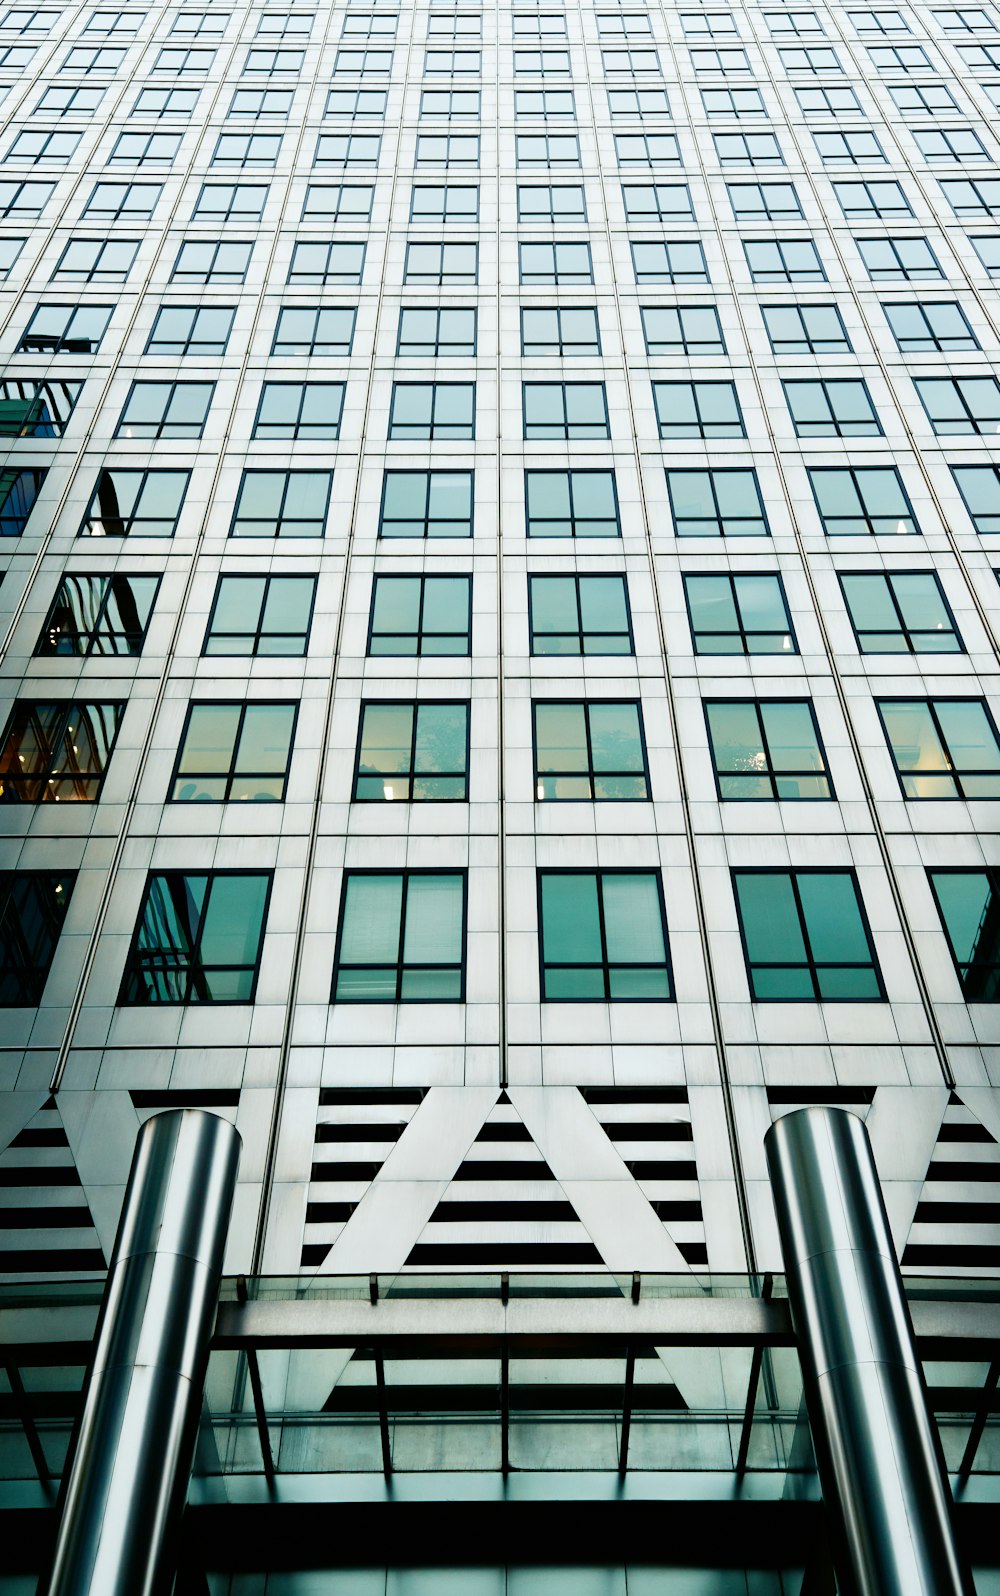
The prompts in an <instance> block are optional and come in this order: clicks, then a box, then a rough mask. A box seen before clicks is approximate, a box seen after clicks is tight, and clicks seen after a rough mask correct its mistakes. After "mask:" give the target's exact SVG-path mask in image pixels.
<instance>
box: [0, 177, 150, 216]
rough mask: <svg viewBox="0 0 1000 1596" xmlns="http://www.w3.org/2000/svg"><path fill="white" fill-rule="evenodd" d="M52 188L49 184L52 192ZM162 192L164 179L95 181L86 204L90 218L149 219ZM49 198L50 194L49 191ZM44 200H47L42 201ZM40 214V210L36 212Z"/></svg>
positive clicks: (0, 192)
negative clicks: (121, 181)
mask: <svg viewBox="0 0 1000 1596" xmlns="http://www.w3.org/2000/svg"><path fill="white" fill-rule="evenodd" d="M45 186H46V185H44V184H25V185H24V187H26V188H27V187H34V188H39V187H45ZM51 192H52V189H51V187H49V193H50V194H51ZM162 193H163V185H162V183H95V184H94V187H93V189H92V191H91V194H90V198H89V199H88V201H87V203H86V205H85V206H84V208H83V215H84V217H85V218H86V219H87V220H92V221H101V222H114V221H117V220H118V218H119V217H120V216H124V217H125V218H126V220H128V221H140V220H146V219H147V218H149V217H150V216H152V214H153V211H154V210H155V209H156V202H157V200H158V199H159V197H160V195H161V194H162ZM46 198H48V195H46ZM2 201H3V184H0V203H2ZM42 203H43V204H44V201H43V202H42ZM35 214H36V215H37V214H39V212H37V211H36V212H35Z"/></svg>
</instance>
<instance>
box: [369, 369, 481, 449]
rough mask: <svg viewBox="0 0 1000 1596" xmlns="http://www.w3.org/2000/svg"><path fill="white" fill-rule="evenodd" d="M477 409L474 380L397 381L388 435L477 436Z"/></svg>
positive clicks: (429, 436) (394, 387) (402, 436)
mask: <svg viewBox="0 0 1000 1596" xmlns="http://www.w3.org/2000/svg"><path fill="white" fill-rule="evenodd" d="M475 411H476V385H475V383H472V382H394V383H393V385H392V404H391V406H390V410H389V437H390V438H396V439H400V438H402V439H406V438H414V439H419V438H474V437H475V436H476V414H475Z"/></svg>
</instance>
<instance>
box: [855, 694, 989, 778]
mask: <svg viewBox="0 0 1000 1596" xmlns="http://www.w3.org/2000/svg"><path fill="white" fill-rule="evenodd" d="M876 704H877V708H878V712H879V714H880V715H881V717H882V725H883V726H884V728H885V735H886V740H887V742H888V744H889V750H890V752H891V754H892V757H893V761H894V763H895V766H896V774H897V775H898V777H899V782H900V786H901V787H902V789H903V792H904V794H905V796H906V797H907V798H998V797H1000V742H998V740H997V731H996V727H995V725H994V724H993V718H992V716H991V715H990V712H989V710H988V709H987V707H986V704H985V703H984V701H983V700H982V699H981V698H928V699H911V698H882V699H878V700H876Z"/></svg>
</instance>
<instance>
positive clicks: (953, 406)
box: [913, 377, 1000, 437]
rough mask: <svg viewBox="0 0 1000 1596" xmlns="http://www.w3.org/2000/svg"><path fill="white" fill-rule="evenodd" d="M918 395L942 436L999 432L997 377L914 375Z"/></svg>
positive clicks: (999, 385)
mask: <svg viewBox="0 0 1000 1596" xmlns="http://www.w3.org/2000/svg"><path fill="white" fill-rule="evenodd" d="M913 386H914V388H916V390H917V397H918V398H919V400H920V403H921V404H922V405H923V407H924V409H925V411H926V412H927V419H928V421H929V422H930V424H931V426H932V427H933V428H934V431H935V432H936V433H937V434H938V435H939V436H944V437H954V436H961V435H964V434H967V433H979V434H981V435H984V436H986V437H995V436H996V435H997V433H1000V382H998V381H997V379H996V377H914V379H913Z"/></svg>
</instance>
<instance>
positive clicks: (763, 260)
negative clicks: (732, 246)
mask: <svg viewBox="0 0 1000 1596" xmlns="http://www.w3.org/2000/svg"><path fill="white" fill-rule="evenodd" d="M743 253H744V255H745V256H746V258H747V265H748V266H749V268H750V276H751V277H752V278H753V280H754V282H755V283H825V282H826V272H825V271H824V270H823V262H822V261H821V260H820V258H819V254H818V253H817V250H816V245H815V244H814V243H813V241H812V239H811V238H745V239H744V240H743Z"/></svg>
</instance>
